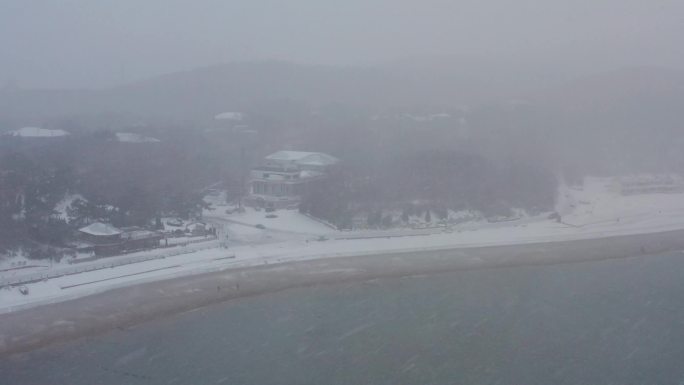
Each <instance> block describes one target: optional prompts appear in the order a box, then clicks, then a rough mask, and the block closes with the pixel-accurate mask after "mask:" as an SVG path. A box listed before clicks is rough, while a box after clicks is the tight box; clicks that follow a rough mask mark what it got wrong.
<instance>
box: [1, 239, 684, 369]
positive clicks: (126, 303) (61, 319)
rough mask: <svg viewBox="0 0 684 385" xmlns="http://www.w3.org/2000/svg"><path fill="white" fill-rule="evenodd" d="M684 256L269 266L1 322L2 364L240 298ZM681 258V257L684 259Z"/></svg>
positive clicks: (646, 251) (419, 257)
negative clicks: (463, 273) (379, 281)
mask: <svg viewBox="0 0 684 385" xmlns="http://www.w3.org/2000/svg"><path fill="white" fill-rule="evenodd" d="M683 249H684V230H678V231H670V232H663V233H656V234H644V235H630V236H619V237H610V238H602V239H590V240H577V241H566V242H553V243H538V244H525V245H511V246H492V247H477V248H456V249H449V250H431V251H424V252H415V251H411V252H406V253H398V252H395V253H388V254H380V255H370V256H354V257H338V258H328V259H320V260H310V261H302V262H289V263H282V264H270V265H262V266H257V267H249V268H242V269H231V270H225V271H221V272H213V273H208V274H201V275H194V276H188V277H182V278H175V279H169V280H164V281H157V282H150V283H145V284H139V285H135V286H130V287H124V288H119V289H113V290H110V291H107V292H104V293H100V294H96V295H92V296H87V297H83V298H79V299H76V300H71V301H65V302H60V303H55V304H50V305H43V306H40V307H36V308H31V309H26V310H22V311H18V312H15V313H7V314H2V315H0V357H2V356H7V355H10V354H14V353H20V352H26V351H30V350H33V349H37V348H40V347H43V346H46V345H49V344H53V343H59V342H66V341H69V340H72V339H76V338H81V337H86V336H94V335H98V334H101V333H104V332H107V331H109V330H113V329H125V328H129V327H132V326H134V325H136V324H140V323H142V322H147V321H150V320H154V319H157V318H161V317H166V316H169V315H172V314H177V313H182V312H186V311H190V310H193V309H196V308H199V307H202V306H207V305H211V304H214V303H219V302H223V301H228V300H231V299H235V298H240V297H246V296H253V295H259V294H264V293H269V292H274V291H279V290H285V289H289V288H295V287H305V286H314V285H321V284H335V283H343V282H351V281H365V280H369V279H374V278H383V277H401V276H408V275H421V274H436V273H442V272H451V271H456V270H467V269H483V268H498V267H511V266H521V265H535V264H557V263H576V262H584V261H594V260H605V259H612V258H629V257H657V254H659V253H664V252H670V251H675V250H683ZM682 257H684V254H682Z"/></svg>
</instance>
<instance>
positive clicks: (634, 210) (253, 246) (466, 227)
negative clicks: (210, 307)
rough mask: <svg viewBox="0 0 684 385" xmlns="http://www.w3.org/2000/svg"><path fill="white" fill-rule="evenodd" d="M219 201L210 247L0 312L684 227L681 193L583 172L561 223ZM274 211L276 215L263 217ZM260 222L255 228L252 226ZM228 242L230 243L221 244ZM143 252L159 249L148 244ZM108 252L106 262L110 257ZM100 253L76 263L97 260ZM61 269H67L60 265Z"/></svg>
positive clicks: (84, 278) (61, 282)
mask: <svg viewBox="0 0 684 385" xmlns="http://www.w3.org/2000/svg"><path fill="white" fill-rule="evenodd" d="M227 209H228V211H231V210H230V208H229V207H227V206H225V205H223V206H217V207H216V208H215V209H214V210H212V211H208V212H206V213H205V218H206V220H207V221H208V222H210V223H212V224H214V225H216V226H217V228H218V229H219V239H220V241H214V242H213V243H212V244H211V246H210V247H211V248H207V249H204V250H199V251H195V252H189V253H186V254H180V255H175V256H172V255H169V256H166V257H165V258H158V259H154V260H149V261H145V262H139V263H132V264H128V265H124V266H117V267H113V268H107V269H99V270H94V271H89V272H83V273H80V274H73V275H66V276H62V277H59V278H54V279H49V280H47V281H44V282H36V283H31V284H27V285H26V287H27V288H28V289H29V294H28V295H22V294H21V293H20V292H19V290H18V288H16V287H13V288H5V289H0V312H7V311H12V310H16V309H20V308H24V307H30V306H36V305H39V304H43V303H51V302H57V301H63V300H66V299H70V298H77V297H80V296H85V295H89V294H93V293H97V292H101V291H105V290H108V289H111V288H114V287H120V286H125V285H131V284H134V283H138V282H145V281H153V280H159V279H165V278H171V277H179V276H183V275H191V274H198V273H203V272H209V271H217V270H223V269H230V268H236V267H248V266H256V265H261V264H268V263H282V262H287V261H302V260H309V259H319V258H330V257H339V256H352V255H370V254H379V253H388V252H396V251H412V250H429V249H448V248H459V247H477V246H493V245H511V244H525V243H538V242H555V241H567V240H579V239H590V238H602V237H609V236H617V235H629V234H644V233H656V232H662V231H669V230H679V229H684V194H649V195H632V196H621V195H618V194H617V193H614V192H611V189H610V180H609V179H601V178H588V179H587V180H586V181H585V184H584V186H583V187H581V188H574V189H573V188H570V187H566V186H562V187H561V188H560V191H559V197H558V206H557V211H558V213H559V214H560V215H561V223H559V222H556V221H555V220H550V219H547V216H548V214H546V215H541V216H538V217H531V218H525V219H521V220H518V221H513V222H501V223H486V222H482V221H478V222H467V223H461V224H458V225H455V226H451V227H445V228H441V229H440V228H437V229H417V230H413V229H397V230H391V231H372V232H371V231H353V232H339V231H335V230H333V229H331V228H330V227H328V226H327V225H325V224H323V223H320V222H318V221H315V220H313V219H311V218H308V217H306V216H303V215H301V214H299V213H298V212H297V211H295V210H279V211H276V212H275V213H266V212H264V211H256V210H252V209H248V210H246V211H245V212H244V213H233V214H227V213H226V210H227ZM271 214H275V215H277V217H275V218H267V217H266V216H267V215H271ZM259 224H261V225H263V227H264V228H257V227H256V225H259ZM226 245H227V246H228V247H229V248H225V247H226ZM146 253H147V254H145V255H155V254H158V255H162V254H163V253H168V250H163V249H160V250H153V251H149V252H146ZM127 257H130V256H122V257H110V258H108V259H107V261H110V260H111V261H116V260H117V258H127ZM102 261H103V260H102V259H101V260H97V261H92V262H84V263H81V264H79V266H81V267H84V268H86V267H88V266H91V265H92V266H96V265H97V264H99V265H101V264H102ZM60 266H62V267H61V268H63V269H64V268H65V267H64V265H63V264H60ZM50 269H55V267H49V266H44V267H36V268H31V269H21V270H13V271H11V272H0V281H2V280H3V279H6V278H9V277H10V276H11V277H14V278H16V277H17V275H21V274H35V273H36V272H41V271H42V272H48V271H50Z"/></svg>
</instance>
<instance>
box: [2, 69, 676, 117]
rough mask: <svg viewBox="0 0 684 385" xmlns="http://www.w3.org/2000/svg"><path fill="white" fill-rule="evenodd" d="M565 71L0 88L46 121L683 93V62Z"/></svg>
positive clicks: (306, 75)
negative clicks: (672, 66) (289, 105)
mask: <svg viewBox="0 0 684 385" xmlns="http://www.w3.org/2000/svg"><path fill="white" fill-rule="evenodd" d="M568 73H569V72H568V71H567V70H561V69H555V68H546V67H544V68H540V67H539V66H538V65H531V64H529V63H527V64H526V63H525V62H522V61H518V62H504V61H499V60H496V59H494V58H469V57H446V58H442V57H438V58H418V59H410V60H409V59H407V60H403V61H396V62H392V63H384V64H382V65H379V66H376V67H333V66H311V65H299V64H292V63H286V62H252V63H230V64H223V65H217V66H211V67H205V68H199V69H195V70H191V71H184V72H176V73H171V74H167V75H162V76H158V77H154V78H151V79H148V80H144V81H140V82H136V83H132V84H127V85H124V86H119V87H113V88H106V89H95V90H25V89H18V88H7V89H0V123H2V122H7V121H10V122H11V121H17V122H18V123H17V124H23V125H25V124H29V123H30V124H42V120H45V119H49V118H54V117H69V116H99V115H106V116H114V117H116V116H119V115H126V116H133V117H140V118H142V119H144V118H148V117H152V118H155V117H158V118H163V119H168V120H174V121H181V122H182V121H196V120H198V119H209V118H211V117H213V116H214V115H216V114H217V113H219V112H223V111H249V110H250V109H251V110H254V109H259V108H260V106H264V105H266V106H268V105H272V104H273V102H274V101H276V102H277V101H282V100H287V101H291V102H294V103H300V104H302V105H305V106H307V107H308V108H311V109H316V108H320V107H323V106H329V105H340V104H341V105H345V106H350V107H363V108H364V109H402V108H414V107H425V108H427V109H431V110H432V111H431V112H435V111H437V110H439V109H445V110H448V109H452V108H457V107H459V106H462V105H476V104H481V103H486V102H490V101H501V100H507V99H520V98H528V99H530V100H532V101H533V102H535V103H537V102H538V103H539V104H540V105H543V106H545V107H553V106H556V107H557V106H566V107H572V108H579V107H582V106H585V107H591V105H597V104H602V103H604V102H607V101H611V103H617V104H619V103H627V102H629V103H630V104H629V106H630V108H632V105H633V104H634V103H637V104H638V103H645V104H649V103H656V104H663V103H667V102H668V100H669V102H674V100H675V97H678V95H681V94H682V83H683V80H682V78H683V77H682V73H681V72H678V71H668V70H661V69H643V68H642V69H632V70H625V71H618V72H614V73H601V74H598V75H595V76H593V77H588V78H583V79H580V80H577V81H574V82H566V81H567V80H568V79H569V78H570V77H569V75H568ZM563 82H566V83H565V84H563V85H561V83H563ZM542 90H546V91H542ZM629 95H631V96H630V97H629V98H628V97H627V96H629ZM628 99H629V100H628ZM676 100H681V99H676ZM0 128H3V127H0ZM8 128H12V127H8Z"/></svg>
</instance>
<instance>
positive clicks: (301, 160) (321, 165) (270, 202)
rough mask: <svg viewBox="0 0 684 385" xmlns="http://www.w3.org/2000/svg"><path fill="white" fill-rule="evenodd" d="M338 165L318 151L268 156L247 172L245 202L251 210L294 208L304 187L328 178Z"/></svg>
mask: <svg viewBox="0 0 684 385" xmlns="http://www.w3.org/2000/svg"><path fill="white" fill-rule="evenodd" d="M338 163H339V159H337V158H335V157H334V156H331V155H328V154H324V153H320V152H304V151H278V152H275V153H273V154H271V155H268V156H267V157H265V158H264V160H263V162H262V164H261V165H260V166H258V167H255V168H253V169H252V170H251V172H250V177H249V181H248V186H247V188H248V192H249V193H248V195H247V197H246V199H245V203H246V204H247V205H249V206H254V207H265V208H274V209H279V208H294V207H296V206H297V205H298V204H299V203H300V202H301V199H302V196H303V194H304V193H305V192H306V190H307V187H308V186H309V185H310V184H311V183H312V182H314V181H317V180H320V179H322V178H326V177H328V174H329V172H330V171H331V169H332V168H333V167H335V166H336V165H337V164H338Z"/></svg>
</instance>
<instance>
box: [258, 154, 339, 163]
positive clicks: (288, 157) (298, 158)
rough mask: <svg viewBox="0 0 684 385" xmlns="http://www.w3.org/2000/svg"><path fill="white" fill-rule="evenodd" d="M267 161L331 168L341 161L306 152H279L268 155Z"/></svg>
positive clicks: (325, 155) (330, 156)
mask: <svg viewBox="0 0 684 385" xmlns="http://www.w3.org/2000/svg"><path fill="white" fill-rule="evenodd" d="M266 159H267V160H273V161H281V162H283V161H284V162H291V163H296V164H299V165H309V166H330V165H333V164H336V163H338V162H339V161H340V160H339V159H337V158H335V157H334V156H332V155H328V154H324V153H322V152H306V151H278V152H274V153H273V154H271V155H268V156H267V157H266Z"/></svg>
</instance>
